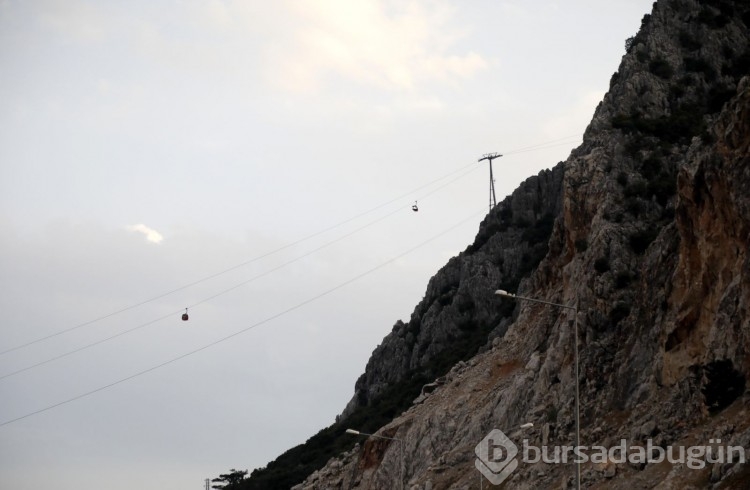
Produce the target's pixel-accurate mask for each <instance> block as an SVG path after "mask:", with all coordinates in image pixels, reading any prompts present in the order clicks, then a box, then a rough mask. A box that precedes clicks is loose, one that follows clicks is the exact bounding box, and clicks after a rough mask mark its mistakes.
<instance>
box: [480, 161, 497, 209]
mask: <svg viewBox="0 0 750 490" xmlns="http://www.w3.org/2000/svg"><path fill="white" fill-rule="evenodd" d="M501 156H502V155H501V154H500V153H487V154H485V155H483V156H482V158H480V159H479V160H477V162H481V161H482V160H487V161H489V162H490V211H492V208H493V207H495V206H497V199H495V178H494V177H493V176H492V160H494V159H495V158H500V157H501Z"/></svg>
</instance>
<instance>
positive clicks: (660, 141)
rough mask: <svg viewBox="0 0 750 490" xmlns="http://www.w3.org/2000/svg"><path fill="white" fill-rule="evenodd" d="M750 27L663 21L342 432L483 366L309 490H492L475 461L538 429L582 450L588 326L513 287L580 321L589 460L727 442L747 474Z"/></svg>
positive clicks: (447, 278)
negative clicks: (422, 374) (373, 406)
mask: <svg viewBox="0 0 750 490" xmlns="http://www.w3.org/2000/svg"><path fill="white" fill-rule="evenodd" d="M749 24H750V3H749V2H745V1H743V2H736V1H735V2H729V1H723V0H711V1H708V0H704V1H697V0H660V1H659V2H657V3H656V4H654V10H653V11H652V12H651V14H650V15H646V16H645V17H644V20H643V23H642V26H641V29H640V31H639V32H638V34H637V35H636V36H635V37H634V38H632V39H629V40H628V43H627V53H626V55H625V56H624V57H623V59H622V63H621V65H620V67H619V70H618V72H617V73H615V74H614V75H613V77H612V80H611V85H610V90H609V92H608V93H607V95H606V96H605V98H604V100H603V101H602V102H601V104H600V105H599V107H598V108H597V110H596V113H595V114H594V117H593V120H592V122H591V124H590V125H589V127H588V128H587V130H586V133H585V136H584V142H583V144H582V145H581V146H580V147H579V148H577V149H576V150H574V151H573V152H572V154H571V156H570V158H569V159H568V160H567V161H566V162H563V164H562V165H558V166H557V167H555V168H554V169H553V170H552V171H550V172H547V173H543V174H540V175H539V176H537V177H534V178H531V179H529V180H528V181H527V182H525V183H524V184H523V185H522V186H521V188H520V189H519V190H518V191H516V192H515V193H514V194H513V195H512V196H511V197H510V198H508V199H506V200H505V201H503V203H502V204H500V205H498V206H497V208H495V209H494V210H493V211H492V212H491V213H490V214H489V215H488V217H487V219H486V220H485V221H484V222H483V223H482V226H481V228H480V230H479V233H478V235H477V239H476V241H475V243H474V244H473V245H472V246H470V247H469V248H468V249H467V251H466V252H465V253H464V254H462V255H460V256H459V257H456V258H454V259H452V260H451V261H450V262H449V263H448V264H447V265H446V266H445V268H443V269H442V270H441V271H440V272H439V273H438V274H437V275H436V276H435V277H434V278H433V279H432V280H431V281H430V284H429V286H428V289H427V293H426V295H425V298H424V300H423V301H422V302H421V303H420V304H419V305H418V306H417V308H416V309H415V311H414V314H413V315H412V317H411V319H410V321H409V322H408V323H407V324H404V323H397V324H396V326H395V327H394V330H393V332H392V333H391V334H390V335H389V336H388V337H386V339H384V341H383V343H382V344H381V345H380V346H379V347H378V348H377V349H376V351H375V352H374V353H373V357H372V359H371V360H370V362H369V363H368V366H367V369H366V372H365V374H364V375H363V376H362V377H361V378H360V380H359V381H358V382H357V386H356V395H355V398H354V399H353V400H352V402H351V403H350V404H349V406H348V407H347V410H346V411H345V412H344V414H343V415H344V416H346V415H347V414H348V413H351V411H352V410H353V409H354V408H355V407H357V406H363V405H367V403H369V402H370V401H371V400H372V399H374V398H376V397H377V396H378V393H380V392H382V390H383V387H386V386H388V385H389V384H392V383H394V382H397V381H398V380H400V379H403V377H404V376H408V375H409V373H411V372H413V371H414V370H415V369H419V368H420V367H424V366H427V365H429V363H430V362H431V360H434V359H437V358H440V357H441V355H444V354H445V353H446V352H450V351H449V349H451V346H452V342H453V341H455V340H456V339H459V338H465V337H462V334H466V332H474V331H476V332H479V336H480V337H481V340H482V342H484V341H488V342H489V344H488V346H487V348H485V349H481V350H480V352H479V353H478V354H477V355H476V356H474V357H472V358H471V359H468V360H467V361H466V362H463V361H461V362H458V363H457V364H455V365H454V366H453V368H452V369H451V370H450V372H448V374H447V375H445V376H444V377H442V378H441V379H439V380H438V382H436V383H432V385H431V390H426V391H425V392H424V393H423V395H422V396H420V397H419V398H418V400H417V401H416V402H415V404H414V405H413V406H412V407H411V408H409V409H408V410H407V411H406V412H404V413H403V414H401V415H400V416H398V417H396V418H395V419H394V420H392V421H391V422H390V423H389V424H387V425H385V426H384V427H383V428H382V429H381V430H380V431H379V432H378V434H379V435H381V436H386V437H393V438H397V439H399V440H400V441H402V442H401V444H403V446H400V445H399V443H397V442H392V441H388V440H383V439H380V440H376V439H369V440H368V441H367V442H366V443H364V444H363V445H362V446H361V447H360V446H357V447H355V448H354V449H353V450H351V451H349V452H346V453H343V454H342V455H341V456H339V457H338V458H336V459H334V460H332V461H331V462H330V463H329V464H328V465H327V466H326V467H324V468H323V469H321V470H320V471H317V472H315V473H314V474H312V475H310V476H309V477H308V478H307V480H306V481H305V482H304V483H302V484H300V485H299V486H298V487H297V488H304V489H318V488H320V489H323V488H326V489H327V488H361V489H381V488H398V486H399V481H400V479H401V472H402V471H403V472H404V476H403V478H404V480H406V481H407V482H408V484H409V487H410V488H420V489H421V488H424V489H428V488H439V489H443V488H456V489H458V488H477V487H479V482H480V476H479V473H478V471H477V470H476V469H475V467H474V462H475V457H476V456H475V453H474V448H475V446H476V445H477V443H479V441H481V440H482V438H483V437H484V436H485V435H486V434H487V433H488V432H489V431H490V430H492V429H494V428H499V429H503V430H506V431H507V430H508V429H512V428H513V427H518V426H519V425H520V424H523V423H525V422H533V423H534V427H533V428H532V429H527V430H525V431H523V432H521V431H513V430H510V431H508V435H509V436H510V437H511V439H513V438H516V442H518V441H520V439H528V441H529V444H535V445H543V444H544V445H572V444H573V443H574V441H575V435H574V434H575V423H574V421H575V417H574V413H575V403H574V400H575V396H574V394H575V387H576V376H575V365H576V363H575V357H574V346H575V339H576V337H575V330H574V329H573V326H574V325H575V323H573V322H571V321H570V320H571V317H570V314H569V313H568V310H561V309H557V308H555V307H550V306H545V305H539V304H534V303H528V302H518V303H516V302H514V301H512V300H508V299H502V298H500V297H498V296H494V295H493V294H492V293H493V291H494V290H495V289H498V288H502V289H508V290H511V291H518V292H519V294H521V295H523V296H527V297H533V298H538V299H542V300H546V301H551V302H554V303H560V304H565V305H574V304H575V305H577V306H578V317H577V325H578V327H579V332H578V343H579V350H580V353H579V354H580V356H579V359H580V360H579V367H580V376H579V377H578V379H577V381H578V385H579V388H580V400H581V408H580V426H581V434H580V437H581V443H582V444H583V445H587V446H592V445H601V446H605V447H612V446H614V445H615V444H617V442H618V441H620V439H623V438H624V439H627V440H628V444H630V445H636V444H645V441H646V440H647V439H651V440H652V442H653V444H654V445H658V446H661V447H667V446H689V445H708V444H709V440H710V439H720V440H721V441H722V443H723V444H726V445H734V446H742V447H744V448H745V449H746V451H747V454H748V456H749V457H750V411H748V409H750V397H748V395H747V394H746V379H747V376H748V374H750V252H749V251H748V248H749V246H750V78H748V77H745V78H743V76H745V75H747V74H748V73H749V72H750V49H749V46H750V27H749ZM552 222H553V223H554V225H553V226H552V227H551V228H549V227H547V225H545V223H552ZM540 223H541V225H540ZM539 240H542V241H543V243H542V245H538V244H539ZM535 247H537V248H535ZM537 254H540V255H537ZM541 254H543V258H542V259H541V261H539V259H540V258H541ZM524 257H525V259H526V260H524ZM529 267H531V268H532V269H529ZM477 325H479V326H480V327H479V328H477V329H475V330H472V328H473V327H476V326H477ZM400 450H403V456H402V455H401V452H400ZM402 464H403V466H402ZM574 474H575V472H574V465H572V464H567V465H563V464H545V463H543V462H540V463H535V464H525V463H521V464H520V465H519V467H518V468H517V469H516V470H515V471H514V472H513V474H512V475H511V476H510V478H509V479H508V480H507V481H506V483H505V487H506V488H528V489H532V488H566V487H570V486H571V485H573V482H574ZM582 474H583V479H582V486H583V487H585V488H615V489H617V488H623V489H624V488H633V486H634V485H635V486H636V487H638V488H667V489H670V488H674V489H683V488H737V489H740V488H748V482H749V481H750V470H749V469H748V466H747V465H743V464H720V463H716V464H709V465H707V466H706V467H704V468H702V469H692V468H690V467H688V466H686V465H684V464H683V465H679V464H677V465H672V464H669V463H665V464H640V463H627V462H626V463H621V462H617V461H614V460H611V459H607V460H605V461H601V462H598V463H592V462H587V463H585V464H583V466H582ZM485 485H489V484H488V483H486V482H485Z"/></svg>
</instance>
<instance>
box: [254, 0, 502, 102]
mask: <svg viewBox="0 0 750 490" xmlns="http://www.w3.org/2000/svg"><path fill="white" fill-rule="evenodd" d="M288 9H289V12H288V14H289V15H290V16H291V17H292V18H293V19H294V22H293V25H296V28H294V29H292V30H290V31H285V32H284V36H282V37H280V38H279V39H278V42H275V43H273V46H274V47H273V48H272V50H271V51H269V52H268V53H267V55H268V56H267V62H268V63H269V66H268V67H267V69H269V70H270V71H269V72H267V75H269V76H270V77H271V79H272V81H273V83H274V84H275V85H276V86H280V87H282V88H285V89H287V90H290V91H292V92H314V91H319V90H320V89H321V87H322V86H323V85H324V84H325V83H326V82H327V81H330V79H331V78H332V77H340V78H342V79H344V80H346V81H354V82H356V83H359V84H362V85H367V86H374V87H377V88H380V89H386V90H393V91H403V90H413V89H415V88H418V87H420V86H422V85H423V84H426V83H431V82H441V83H450V82H451V81H453V80H457V79H462V78H470V77H473V76H474V75H475V74H476V73H477V72H478V71H480V70H482V69H484V68H486V67H487V66H488V63H487V62H486V61H485V59H484V58H483V57H482V56H481V55H480V54H478V53H475V52H471V51H470V52H468V53H454V52H452V51H453V50H454V48H455V44H456V42H457V41H458V40H459V39H460V38H461V37H462V34H461V33H460V32H457V31H456V30H455V29H454V28H453V26H451V25H450V24H449V20H450V19H451V9H449V8H448V7H447V6H446V5H445V4H443V3H442V2H434V3H431V4H430V5H429V6H428V7H425V6H423V4H422V3H417V2H398V3H390V2H384V1H382V0H364V1H360V2H351V1H348V0H325V1H319V2H290V3H289V6H288Z"/></svg>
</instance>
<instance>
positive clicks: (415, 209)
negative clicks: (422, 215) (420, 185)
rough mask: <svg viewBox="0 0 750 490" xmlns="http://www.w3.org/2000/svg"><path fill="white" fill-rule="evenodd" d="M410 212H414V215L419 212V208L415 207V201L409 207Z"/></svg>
mask: <svg viewBox="0 0 750 490" xmlns="http://www.w3.org/2000/svg"><path fill="white" fill-rule="evenodd" d="M411 210H412V211H414V212H415V213H416V212H417V211H419V206H417V201H414V204H412V206H411Z"/></svg>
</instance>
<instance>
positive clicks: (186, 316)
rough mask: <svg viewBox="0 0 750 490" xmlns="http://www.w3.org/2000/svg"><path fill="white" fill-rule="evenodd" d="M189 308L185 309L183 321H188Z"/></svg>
mask: <svg viewBox="0 0 750 490" xmlns="http://www.w3.org/2000/svg"><path fill="white" fill-rule="evenodd" d="M187 310H188V309H187V308H185V313H183V314H182V321H183V322H186V321H188V314H187Z"/></svg>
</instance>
